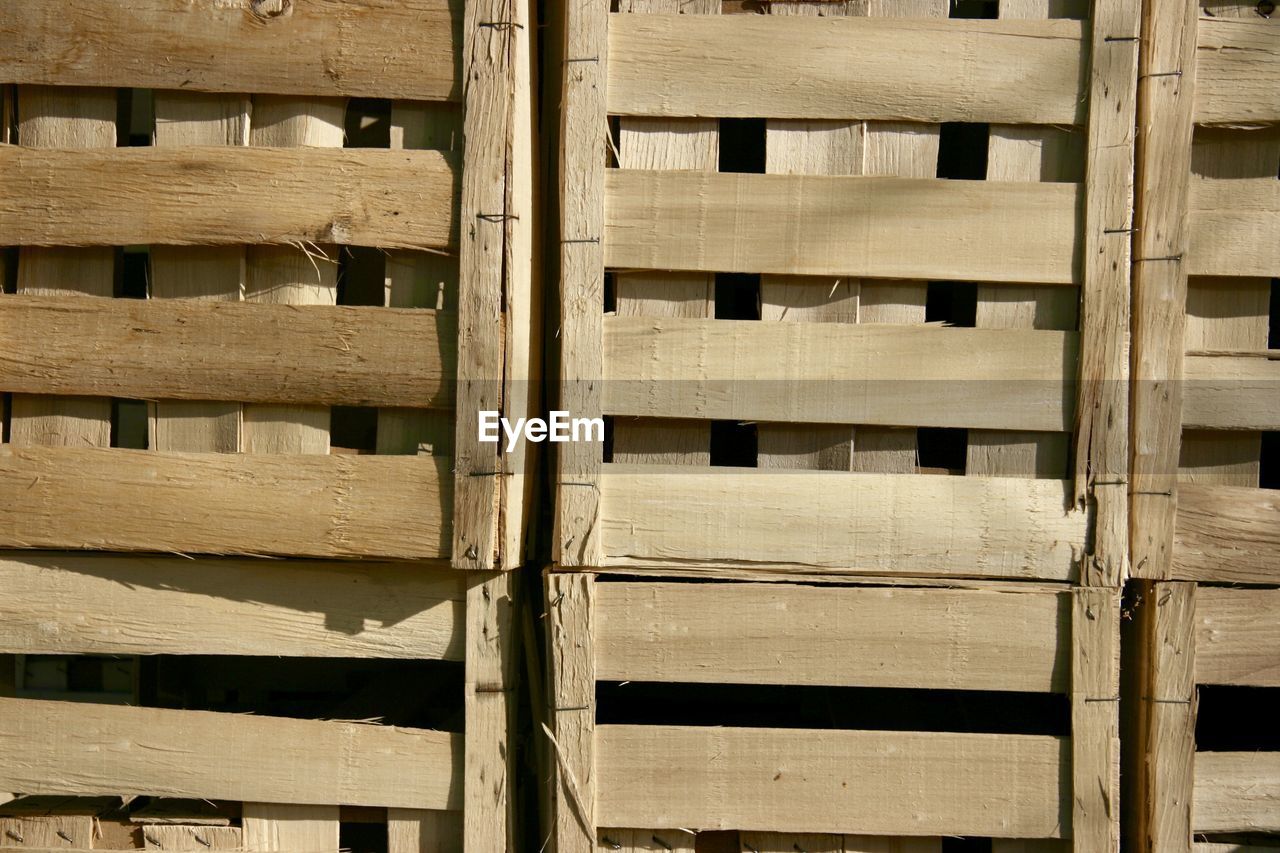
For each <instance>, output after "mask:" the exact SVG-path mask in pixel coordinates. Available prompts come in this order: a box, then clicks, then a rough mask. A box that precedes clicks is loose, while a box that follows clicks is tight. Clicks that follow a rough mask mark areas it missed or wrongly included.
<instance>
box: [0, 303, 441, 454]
mask: <svg viewBox="0 0 1280 853" xmlns="http://www.w3.org/2000/svg"><path fill="white" fill-rule="evenodd" d="M455 324H456V315H454V314H452V313H448V312H438V311H432V310H429V309H402V308H369V307H355V308H353V307H345V306H334V305H307V306H305V307H302V306H292V305H272V304H248V303H241V302H222V301H205V300H168V299H154V300H139V299H112V300H100V299H87V298H83V297H63V296H59V297H52V296H5V297H2V298H0V388H3V389H4V390H6V391H15V392H26V393H33V394H35V393H39V394H83V395H100V396H114V397H128V398H134V399H160V400H233V401H242V402H273V403H323V404H327V405H351V406H370V405H392V406H401V407H406V408H412V407H421V408H427V407H430V408H448V407H451V406H452V405H453V387H454V377H455V375H456V366H455V365H456V357H455V350H456V346H457V330H456V325H455ZM407 342H412V346H409V347H407V346H406V343H407ZM158 449H167V448H158ZM201 449H202V450H209V451H213V450H226V449H227V448H222V447H205V448H201Z"/></svg>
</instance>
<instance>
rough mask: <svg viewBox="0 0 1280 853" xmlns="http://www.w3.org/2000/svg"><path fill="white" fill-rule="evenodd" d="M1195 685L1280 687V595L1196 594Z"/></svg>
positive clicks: (1270, 591)
mask: <svg viewBox="0 0 1280 853" xmlns="http://www.w3.org/2000/svg"><path fill="white" fill-rule="evenodd" d="M1196 683H1197V684H1241V685H1250V686H1254V687H1280V590H1275V589H1221V588H1218V587H1202V588H1201V589H1200V590H1199V591H1198V592H1197V594H1196Z"/></svg>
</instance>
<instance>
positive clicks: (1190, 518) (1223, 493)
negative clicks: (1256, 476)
mask: <svg viewBox="0 0 1280 853" xmlns="http://www.w3.org/2000/svg"><path fill="white" fill-rule="evenodd" d="M1172 572H1173V577H1176V578H1180V579H1186V580H1200V581H1237V582H1245V583H1272V584H1274V583H1278V582H1280V492H1276V491H1274V490H1269V489H1250V488H1243V487H1238V486H1202V485H1199V484H1193V483H1182V484H1180V485H1179V486H1178V510H1177V518H1176V523H1175V528H1174V542H1173V565H1172Z"/></svg>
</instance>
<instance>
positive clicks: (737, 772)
mask: <svg viewBox="0 0 1280 853" xmlns="http://www.w3.org/2000/svg"><path fill="white" fill-rule="evenodd" d="M1070 763H1071V756H1070V740H1069V739H1067V738H1056V737H1043V736H1030V735H988V734H949V733H938V732H880V731H875V732H869V731H839V730H836V731H811V730H807V729H743V728H710V727H708V728H691V727H682V726H610V725H604V726H597V728H596V796H597V803H596V823H597V824H598V825H600V826H643V827H654V828H676V827H696V828H699V829H741V830H752V831H764V832H822V833H843V832H848V833H858V834H865V835H978V836H991V837H997V838H1010V837H1013V838H1059V837H1063V836H1069V835H1070V834H1071V832H1070V825H1071V806H1070V769H1071V768H1070ZM1010 780H1017V784H1010Z"/></svg>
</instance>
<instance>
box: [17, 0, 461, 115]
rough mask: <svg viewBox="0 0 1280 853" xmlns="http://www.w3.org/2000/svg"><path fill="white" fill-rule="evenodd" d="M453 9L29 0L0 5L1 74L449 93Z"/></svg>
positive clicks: (431, 96)
mask: <svg viewBox="0 0 1280 853" xmlns="http://www.w3.org/2000/svg"><path fill="white" fill-rule="evenodd" d="M282 7H283V11H281V8H282ZM461 7H462V3H461V2H460V0H407V1H406V2H403V3H395V4H387V3H379V2H375V0H360V1H359V2H356V3H347V2H342V0H291V2H289V3H287V4H278V3H271V2H263V0H231V2H218V0H196V2H185V0H70V2H65V3H64V2H57V1H56V0H31V2H24V3H19V4H6V5H5V7H4V9H2V10H0V34H5V35H6V36H8V37H7V38H4V39H0V43H3V45H4V47H0V77H2V78H4V79H6V80H11V81H14V82H18V83H39V84H49V85H58V86H83V85H94V86H113V87H136V88H144V89H145V88H155V89H189V90H194V91H208V92H274V93H276V94H282V95H357V96H366V97H377V98H388V97H391V98H416V99H421V100H445V99H453V100H457V99H458V98H459V97H460V93H461V87H460V85H459V83H460V80H459V78H460V74H459V60H460V58H461V50H460V49H459V38H458V36H459V32H458V30H459V24H460V17H461V15H460V10H461ZM126 33H127V34H128V37H127V38H122V37H121V36H122V34H126ZM406 34H412V37H410V38H406V37H405V36H406ZM282 56H287V57H288V58H289V61H288V62H286V63H282V62H281V61H280V58H281V57H282ZM230 57H234V60H233V61H232V60H231V59H230Z"/></svg>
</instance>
